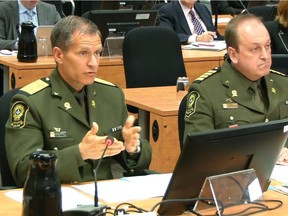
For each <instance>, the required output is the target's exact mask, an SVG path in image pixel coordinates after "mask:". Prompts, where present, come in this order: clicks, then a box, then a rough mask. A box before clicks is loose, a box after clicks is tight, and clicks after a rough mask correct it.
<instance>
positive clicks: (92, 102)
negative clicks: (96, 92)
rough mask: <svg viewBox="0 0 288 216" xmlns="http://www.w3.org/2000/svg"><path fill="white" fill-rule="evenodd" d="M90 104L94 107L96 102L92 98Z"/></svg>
mask: <svg viewBox="0 0 288 216" xmlns="http://www.w3.org/2000/svg"><path fill="white" fill-rule="evenodd" d="M91 105H92V107H94V108H95V107H96V103H95V101H94V100H92V101H91Z"/></svg>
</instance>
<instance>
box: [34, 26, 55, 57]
mask: <svg viewBox="0 0 288 216" xmlns="http://www.w3.org/2000/svg"><path fill="white" fill-rule="evenodd" d="M53 27H54V26H53V25H49V26H38V27H37V31H36V40H37V53H38V56H43V55H45V51H44V50H43V46H44V45H43V44H42V43H44V40H46V43H47V44H46V45H47V52H46V55H49V56H51V55H52V45H51V40H50V35H51V32H52V29H53Z"/></svg>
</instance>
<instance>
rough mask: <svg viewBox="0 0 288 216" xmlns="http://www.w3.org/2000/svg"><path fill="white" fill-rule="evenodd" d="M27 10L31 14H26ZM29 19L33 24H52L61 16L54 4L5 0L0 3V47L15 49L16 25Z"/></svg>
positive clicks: (25, 0) (38, 0) (24, 0)
mask: <svg viewBox="0 0 288 216" xmlns="http://www.w3.org/2000/svg"><path fill="white" fill-rule="evenodd" d="M28 11H31V12H32V15H28ZM29 16H31V17H32V18H31V21H33V23H34V25H35V24H36V26H39V25H54V24H55V23H56V22H57V21H59V20H60V19H61V16H60V15H59V13H58V12H57V10H56V7H55V6H54V5H51V4H48V3H45V2H41V1H40V0H37V1H30V0H21V1H19V2H18V1H5V2H2V3H0V49H8V50H12V49H17V38H18V33H17V29H18V25H19V24H21V23H22V22H23V21H28V19H29Z"/></svg>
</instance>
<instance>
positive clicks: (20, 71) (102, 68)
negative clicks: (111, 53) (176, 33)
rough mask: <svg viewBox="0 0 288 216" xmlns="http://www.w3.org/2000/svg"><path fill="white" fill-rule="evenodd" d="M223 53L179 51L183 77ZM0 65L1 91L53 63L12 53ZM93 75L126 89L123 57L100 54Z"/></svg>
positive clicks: (34, 76) (39, 73) (44, 73)
mask: <svg viewBox="0 0 288 216" xmlns="http://www.w3.org/2000/svg"><path fill="white" fill-rule="evenodd" d="M225 53H226V51H221V52H217V51H199V50H197V51H196V50H183V59H184V63H185V68H186V72H187V76H188V77H189V78H190V80H191V81H192V80H194V79H195V78H197V77H198V76H199V75H201V74H203V73H204V72H206V71H208V70H209V69H211V68H214V67H218V66H220V65H221V64H222V62H223V59H224V54H225ZM0 64H3V65H4V74H3V75H2V76H3V79H4V85H3V87H2V88H3V92H6V91H7V90H8V89H11V88H19V87H23V86H24V85H27V84H29V83H31V82H33V81H35V80H37V79H39V78H42V77H46V76H49V74H50V73H51V71H52V69H53V68H54V67H55V65H56V64H55V61H54V59H53V57H52V56H49V57H46V58H45V57H39V58H38V60H37V62H35V63H24V62H18V60H17V57H16V56H0ZM97 77H98V78H101V79H105V80H107V81H110V82H112V83H114V84H116V85H118V86H119V87H121V88H126V81H125V74H124V67H123V60H122V59H121V58H111V59H110V58H109V57H102V58H101V60H100V65H99V70H98V73H97Z"/></svg>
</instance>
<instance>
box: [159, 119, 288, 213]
mask: <svg viewBox="0 0 288 216" xmlns="http://www.w3.org/2000/svg"><path fill="white" fill-rule="evenodd" d="M287 125H288V119H283V120H276V121H271V122H267V123H257V124H251V125H246V126H241V127H238V128H225V129H219V130H213V131H206V132H197V133H196V132H195V133H191V134H189V135H188V136H187V139H186V141H185V145H184V147H183V150H182V152H181V154H180V156H179V159H178V161H177V164H176V167H175V169H174V172H173V175H172V177H171V180H170V182H169V185H168V187H167V190H166V192H165V195H164V196H163V200H171V199H191V198H197V197H198V196H199V193H200V191H201V188H202V185H203V183H204V181H205V179H206V177H209V176H213V175H219V174H224V173H229V172H235V171H240V170H245V169H249V168H254V169H255V170H256V174H257V176H258V179H259V181H260V185H261V187H262V190H263V191H265V190H267V188H268V186H269V183H270V176H271V173H272V171H273V168H274V165H275V163H276V161H277V159H278V155H279V153H280V151H281V149H282V148H283V145H285V142H286V140H287V136H288V135H287V132H285V133H284V132H283V129H284V126H287ZM286 129H287V127H286ZM272 136H273V143H272V142H271V139H272ZM227 139H233V140H232V141H234V142H236V141H237V142H240V141H239V140H242V139H243V141H241V145H240V144H239V145H237V144H235V143H231V142H232V141H231V140H229V141H228V142H224V141H225V140H226V141H227ZM238 139H239V140H238ZM276 139H278V140H277V141H278V143H275V144H274V142H276V141H275V140H276ZM219 140H221V142H220V141H219ZM264 146H265V148H263V147H264ZM261 147H262V148H261ZM224 149H225V150H224ZM251 155H252V157H250V156H251ZM247 156H248V157H247ZM220 161H222V162H220ZM207 164H208V165H207ZM194 204H195V202H175V203H163V204H161V205H160V207H159V209H158V213H159V214H160V215H179V214H182V213H183V212H184V211H186V210H189V209H191V207H193V206H194Z"/></svg>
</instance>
